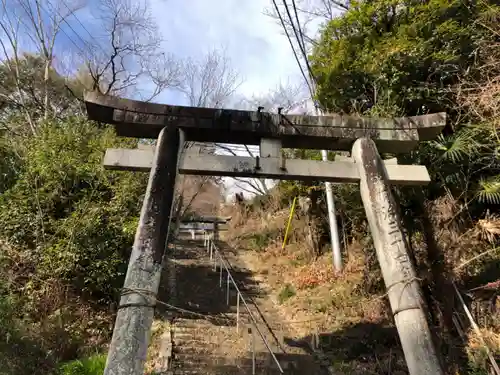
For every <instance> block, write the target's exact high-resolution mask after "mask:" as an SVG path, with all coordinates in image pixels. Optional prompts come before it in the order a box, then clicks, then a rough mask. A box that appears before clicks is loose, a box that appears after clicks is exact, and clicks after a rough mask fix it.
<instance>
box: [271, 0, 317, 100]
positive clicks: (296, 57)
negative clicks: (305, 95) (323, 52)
mask: <svg viewBox="0 0 500 375" xmlns="http://www.w3.org/2000/svg"><path fill="white" fill-rule="evenodd" d="M272 1H273V5H274V9H275V10H276V14H277V15H278V17H279V19H280V22H281V26H282V27H283V30H284V31H285V35H286V37H287V39H288V42H289V43H290V46H291V47H292V52H293V55H294V57H295V61H296V62H297V64H298V66H299V69H300V72H301V73H302V76H303V77H304V80H305V81H306V85H307V87H308V88H309V92H310V93H311V96H313V95H314V91H313V89H312V87H311V85H310V83H309V80H308V79H307V76H306V73H305V72H304V68H303V67H302V64H301V63H300V59H299V57H298V56H297V52H296V51H295V46H294V45H293V42H292V39H291V38H290V34H289V33H288V30H287V27H286V24H285V21H284V20H283V17H282V16H281V12H280V9H279V7H278V4H276V0H272Z"/></svg>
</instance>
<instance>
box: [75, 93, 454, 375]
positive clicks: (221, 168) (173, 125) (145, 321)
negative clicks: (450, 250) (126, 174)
mask: <svg viewBox="0 0 500 375" xmlns="http://www.w3.org/2000/svg"><path fill="white" fill-rule="evenodd" d="M85 103H86V107H87V113H88V117H89V119H91V120H96V121H99V122H103V123H108V124H112V125H114V127H115V129H116V132H117V134H118V135H120V136H125V137H135V138H153V139H155V138H157V143H156V146H155V147H151V148H141V149H108V150H107V151H106V155H105V157H104V165H105V167H106V168H108V169H118V170H129V171H130V170H131V171H149V172H150V175H149V182H148V187H147V191H146V195H145V198H144V202H143V206H142V211H141V216H140V221H139V226H138V228H137V233H136V236H135V241H134V246H133V249H132V253H131V256H130V262H129V266H128V271H127V275H126V278H125V284H124V289H123V293H122V297H121V300H120V306H119V310H118V313H117V317H116V322H115V328H114V331H113V338H112V341H111V345H110V349H109V353H108V360H107V363H106V370H105V372H104V373H105V375H112V374H113V375H124V374H130V375H139V374H142V373H143V371H144V362H145V360H146V352H147V346H148V341H149V334H150V329H151V324H152V321H153V312H154V306H155V301H156V299H155V298H156V295H157V292H158V286H159V282H160V273H161V268H162V261H163V254H164V249H165V246H166V241H167V233H168V229H169V225H170V221H171V214H172V200H173V196H174V185H175V179H176V175H177V173H181V174H188V175H189V174H191V175H213V176H230V177H255V178H270V179H281V180H301V181H311V180H316V181H318V180H322V181H329V182H338V183H359V184H360V187H361V197H362V200H363V204H364V207H365V210H366V215H367V219H368V223H369V226H370V230H371V233H372V236H373V240H374V245H375V249H376V252H377V257H378V260H379V263H380V267H381V269H382V274H383V277H384V282H385V284H386V287H387V289H388V292H387V295H388V297H389V301H390V305H391V309H392V312H393V316H394V320H395V323H396V327H397V329H398V332H399V336H400V339H401V343H402V347H403V351H404V354H405V359H406V362H407V365H408V368H409V371H410V373H411V374H412V375H416V374H419V375H424V374H425V375H427V374H428V375H430V374H433V375H434V374H442V370H441V367H440V363H439V360H438V356H437V353H436V350H435V348H434V345H433V343H432V339H431V332H430V330H429V326H428V323H427V320H426V315H425V310H424V309H425V305H424V302H423V299H422V297H421V289H420V285H419V283H418V279H417V275H416V273H415V270H414V267H413V265H412V263H411V261H410V258H409V255H408V244H407V241H406V239H405V237H404V235H403V228H402V224H401V218H400V217H399V214H398V212H399V209H398V205H397V203H396V201H395V199H394V196H393V195H392V193H391V190H390V185H397V184H399V185H425V184H427V183H429V181H430V177H429V174H428V172H427V169H426V167H425V166H419V165H398V164H397V163H394V162H393V161H392V160H391V161H390V162H384V161H383V160H382V159H381V157H380V155H379V152H382V153H390V154H394V155H397V154H401V153H406V152H409V151H410V150H412V149H414V148H415V147H416V146H417V144H418V142H419V141H426V140H431V139H433V138H435V137H436V136H437V135H438V134H439V133H440V132H441V131H442V129H443V128H444V125H445V121H446V115H445V114H444V113H438V114H430V115H424V116H416V117H406V118H397V119H374V118H364V117H350V116H340V115H329V116H301V115H282V114H281V113H278V114H271V113H267V112H262V111H260V109H259V110H258V111H255V112H253V111H238V110H228V109H213V108H194V107H182V106H170V105H163V104H153V103H146V102H140V101H134V100H128V99H121V98H116V97H111V96H101V95H99V94H97V93H86V94H85ZM185 141H195V142H210V143H215V142H217V143H230V144H251V145H259V146H260V157H255V158H253V157H242V156H227V155H206V154H204V155H200V154H196V153H192V152H189V151H186V152H182V150H183V149H184V147H183V145H184V142H185ZM282 148H302V149H327V150H334V151H351V158H348V159H345V158H343V159H340V160H336V161H333V162H325V161H312V160H297V159H286V158H285V157H284V156H283V153H282Z"/></svg>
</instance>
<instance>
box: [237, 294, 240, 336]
mask: <svg viewBox="0 0 500 375" xmlns="http://www.w3.org/2000/svg"><path fill="white" fill-rule="evenodd" d="M236 296H237V297H236V334H239V333H240V293H239V292H237V293H236Z"/></svg>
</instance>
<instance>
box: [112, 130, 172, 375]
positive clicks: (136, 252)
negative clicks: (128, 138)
mask: <svg viewBox="0 0 500 375" xmlns="http://www.w3.org/2000/svg"><path fill="white" fill-rule="evenodd" d="M180 138H181V134H180V130H179V129H178V128H176V127H172V126H170V127H165V128H163V130H162V131H161V133H160V135H159V137H158V142H157V144H156V150H155V153H154V158H153V164H152V167H151V171H150V174H149V180H148V186H147V189H146V195H145V197H144V201H143V204H142V209H141V216H140V219H139V225H138V227H137V231H136V234H135V239H134V245H133V247H132V253H131V254H130V261H129V265H128V269H127V275H126V277H125V283H124V287H123V290H122V294H121V298H120V304H119V306H118V313H117V315H116V320H115V326H114V329H113V337H112V339H111V344H110V347H109V351H108V358H107V362H106V368H105V370H104V375H123V374H142V373H143V372H144V364H145V362H146V356H147V348H148V342H149V336H150V330H151V325H152V323H153V314H154V309H155V303H156V295H157V293H158V287H159V283H160V274H161V270H162V263H163V254H164V251H165V246H166V241H167V235H168V233H169V232H170V231H169V229H170V228H169V226H170V222H171V217H170V216H171V211H172V201H173V198H174V189H175V178H176V174H177V161H178V156H179V155H178V154H179V146H180V143H181V142H180Z"/></svg>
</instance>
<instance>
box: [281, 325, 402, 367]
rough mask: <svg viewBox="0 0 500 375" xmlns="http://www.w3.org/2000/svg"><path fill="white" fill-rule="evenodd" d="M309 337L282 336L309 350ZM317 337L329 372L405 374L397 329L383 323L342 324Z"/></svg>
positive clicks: (310, 336) (289, 341)
mask: <svg viewBox="0 0 500 375" xmlns="http://www.w3.org/2000/svg"><path fill="white" fill-rule="evenodd" d="M313 340H314V337H313V335H308V336H305V337H302V338H300V339H298V340H293V339H290V338H285V341H286V342H287V345H289V346H296V347H301V348H303V349H305V350H307V351H309V352H312V349H311V348H312V343H313ZM317 340H318V341H317V342H318V348H319V350H320V351H321V352H322V353H323V357H324V359H325V360H326V361H327V362H329V366H330V367H331V369H332V370H333V373H339V374H341V373H353V374H359V375H369V374H370V375H371V374H394V375H396V374H397V375H403V374H408V369H407V367H406V363H405V360H404V354H403V350H402V348H401V344H400V342H399V337H398V333H397V330H396V328H395V327H394V326H390V325H389V324H388V323H387V322H380V323H372V322H363V323H357V324H353V325H346V326H344V327H342V328H341V329H339V330H338V331H335V332H331V333H326V332H325V333H320V334H319V337H318V338H317Z"/></svg>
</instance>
